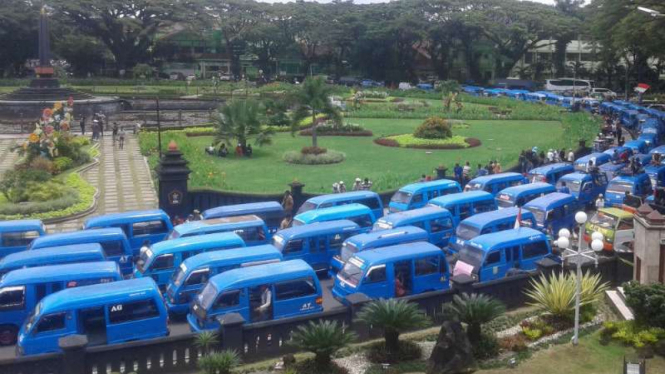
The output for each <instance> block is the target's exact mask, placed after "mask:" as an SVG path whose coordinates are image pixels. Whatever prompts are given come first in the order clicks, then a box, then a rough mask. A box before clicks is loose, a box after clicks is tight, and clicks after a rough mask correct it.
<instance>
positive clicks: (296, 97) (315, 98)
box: [291, 77, 342, 147]
mask: <svg viewBox="0 0 665 374" xmlns="http://www.w3.org/2000/svg"><path fill="white" fill-rule="evenodd" d="M330 94H331V92H330V88H329V87H328V86H327V85H326V83H325V82H324V81H323V78H321V77H317V78H311V77H310V78H307V79H305V82H304V83H303V84H302V87H301V88H300V89H299V90H298V91H296V92H295V93H294V94H293V101H294V102H295V103H296V105H297V106H296V110H295V112H294V115H293V122H292V124H291V133H292V134H294V133H295V132H296V131H298V130H299V125H300V122H301V121H302V120H303V119H305V118H307V117H308V116H310V115H311V116H312V146H313V147H318V142H317V137H316V116H317V115H318V114H324V115H325V116H326V117H328V119H330V120H332V121H334V122H335V123H337V124H340V123H341V122H342V114H341V113H340V111H339V109H338V108H337V107H336V106H334V105H333V104H332V103H331V102H330V99H329V97H330Z"/></svg>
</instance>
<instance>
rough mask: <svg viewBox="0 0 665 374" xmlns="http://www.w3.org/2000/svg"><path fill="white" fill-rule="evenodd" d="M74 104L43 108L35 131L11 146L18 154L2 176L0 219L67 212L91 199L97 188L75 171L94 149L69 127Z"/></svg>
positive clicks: (52, 216) (81, 209) (85, 205)
mask: <svg viewBox="0 0 665 374" xmlns="http://www.w3.org/2000/svg"><path fill="white" fill-rule="evenodd" d="M73 105H74V102H73V101H71V100H70V101H69V102H68V103H60V102H57V103H56V104H55V105H54V107H53V108H46V109H44V112H43V115H42V118H41V119H39V121H38V123H37V124H36V128H35V130H34V132H32V133H31V134H30V135H29V136H28V138H27V139H26V140H25V141H23V142H22V143H20V144H17V145H16V147H15V148H14V149H13V150H12V151H14V152H17V153H19V155H20V158H19V161H18V162H17V163H16V165H15V166H14V168H13V169H12V170H9V171H7V172H5V173H4V174H3V175H2V178H1V179H0V220H13V219H22V218H39V219H55V218H61V217H67V216H71V215H74V214H77V213H81V212H84V211H86V210H87V209H89V208H90V207H91V206H92V204H93V203H94V196H95V192H96V191H95V188H94V187H93V186H91V185H90V184H89V183H88V182H87V181H85V180H84V179H83V178H82V177H81V175H80V174H79V173H78V172H77V170H79V169H80V168H81V167H83V166H85V165H86V164H89V163H90V162H91V161H92V156H94V155H95V154H96V153H97V152H98V150H97V149H95V148H93V147H92V145H91V144H90V140H89V139H88V138H86V137H82V136H74V135H72V134H71V133H70V132H69V130H70V123H71V121H72V119H73V117H72V112H73Z"/></svg>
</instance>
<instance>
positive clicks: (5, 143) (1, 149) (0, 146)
mask: <svg viewBox="0 0 665 374" xmlns="http://www.w3.org/2000/svg"><path fill="white" fill-rule="evenodd" d="M20 140H22V139H0V175H2V174H3V173H4V172H5V171H7V170H9V169H11V168H12V167H13V166H14V163H15V162H16V159H18V153H16V152H12V151H11V148H13V147H14V146H15V145H16V144H17V143H18V142H19V141H20Z"/></svg>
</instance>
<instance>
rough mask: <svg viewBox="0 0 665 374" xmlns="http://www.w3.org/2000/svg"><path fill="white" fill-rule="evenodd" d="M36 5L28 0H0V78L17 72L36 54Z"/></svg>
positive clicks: (37, 7) (37, 12)
mask: <svg viewBox="0 0 665 374" xmlns="http://www.w3.org/2000/svg"><path fill="white" fill-rule="evenodd" d="M38 20H39V6H38V4H36V3H35V2H33V1H28V0H0V77H2V76H3V75H15V74H18V73H20V70H21V66H22V65H23V63H24V62H25V60H26V59H28V58H36V57H37V24H38Z"/></svg>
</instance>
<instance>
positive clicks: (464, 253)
mask: <svg viewBox="0 0 665 374" xmlns="http://www.w3.org/2000/svg"><path fill="white" fill-rule="evenodd" d="M483 256H485V252H483V250H481V249H479V248H476V247H472V246H470V245H465V246H464V248H462V250H461V251H460V252H459V260H460V261H462V262H464V263H466V264H469V265H471V266H473V267H474V268H480V265H481V264H482V263H483Z"/></svg>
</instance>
